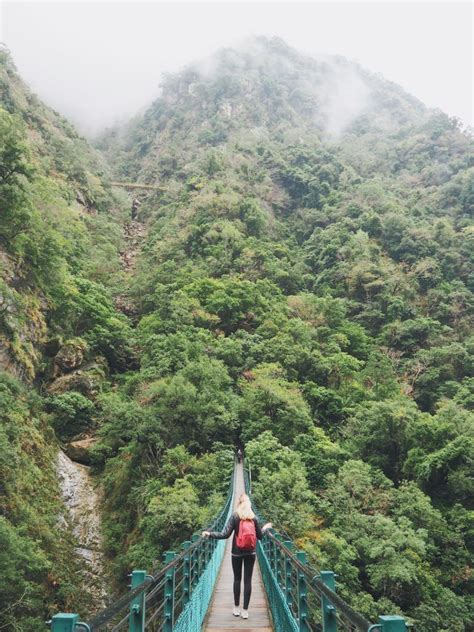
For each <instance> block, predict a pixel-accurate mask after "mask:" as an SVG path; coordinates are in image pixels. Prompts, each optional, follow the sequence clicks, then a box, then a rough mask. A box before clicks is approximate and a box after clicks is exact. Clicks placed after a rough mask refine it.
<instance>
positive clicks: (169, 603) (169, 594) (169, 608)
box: [163, 551, 176, 632]
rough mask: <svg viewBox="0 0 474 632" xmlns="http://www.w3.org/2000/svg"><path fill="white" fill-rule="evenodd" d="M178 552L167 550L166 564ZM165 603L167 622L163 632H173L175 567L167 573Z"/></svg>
mask: <svg viewBox="0 0 474 632" xmlns="http://www.w3.org/2000/svg"><path fill="white" fill-rule="evenodd" d="M175 557H176V554H175V553H174V551H166V553H165V564H169V563H170V562H172V561H173V560H174V558H175ZM164 597H165V605H164V609H163V614H164V615H165V622H164V624H163V632H173V627H174V567H173V568H170V569H169V570H168V571H166V575H165V594H164Z"/></svg>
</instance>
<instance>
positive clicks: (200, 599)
mask: <svg viewBox="0 0 474 632" xmlns="http://www.w3.org/2000/svg"><path fill="white" fill-rule="evenodd" d="M224 549H225V540H219V541H218V542H217V546H216V548H215V550H214V553H213V554H212V557H211V559H210V561H209V563H208V565H207V566H206V570H205V571H204V573H203V574H202V575H201V578H200V579H199V582H198V584H197V586H196V588H195V589H194V591H193V593H192V595H191V599H190V600H189V602H188V603H187V604H186V607H185V608H184V610H183V612H182V613H181V614H180V616H179V618H178V620H177V621H176V623H175V626H174V628H173V632H200V630H201V627H202V622H203V621H204V617H205V616H206V612H207V609H208V608H209V602H210V601H211V597H212V593H213V591H214V584H215V582H216V579H217V575H218V573H219V568H220V565H221V562H222V557H223V555H224Z"/></svg>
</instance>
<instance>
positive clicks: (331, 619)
mask: <svg viewBox="0 0 474 632" xmlns="http://www.w3.org/2000/svg"><path fill="white" fill-rule="evenodd" d="M244 479H245V489H246V491H247V494H249V496H251V492H252V490H251V472H250V466H249V467H248V469H244ZM253 508H254V511H255V513H256V514H257V517H258V519H259V520H260V521H262V523H263V522H265V521H264V520H263V518H262V517H261V516H259V515H258V511H256V508H255V504H254V503H253ZM257 557H258V561H259V565H260V570H261V573H262V579H263V583H264V585H265V590H266V593H267V597H268V602H269V606H270V610H271V614H272V619H273V624H274V629H275V632H341V631H343V630H344V631H347V632H369V631H372V630H381V631H382V632H406V630H407V629H408V627H409V626H408V624H407V623H406V621H405V620H404V619H403V617H400V616H381V617H379V620H378V623H375V624H372V623H371V622H370V621H368V620H367V619H366V618H365V617H364V616H362V615H361V614H360V613H358V612H356V611H355V610H354V609H353V608H352V607H351V606H350V605H349V604H348V603H347V602H346V601H344V599H342V598H341V597H340V596H339V595H338V594H337V593H336V575H335V574H334V573H333V572H332V571H328V570H322V571H319V572H318V571H316V570H315V569H314V568H312V567H311V566H310V565H309V564H308V561H307V558H306V553H305V552H304V551H298V550H297V549H296V547H295V545H294V544H293V542H292V541H291V540H290V538H288V537H284V536H283V535H281V534H279V533H275V532H274V530H273V529H272V530H271V531H270V532H267V535H266V537H265V538H264V539H263V540H262V541H259V542H258V544H257Z"/></svg>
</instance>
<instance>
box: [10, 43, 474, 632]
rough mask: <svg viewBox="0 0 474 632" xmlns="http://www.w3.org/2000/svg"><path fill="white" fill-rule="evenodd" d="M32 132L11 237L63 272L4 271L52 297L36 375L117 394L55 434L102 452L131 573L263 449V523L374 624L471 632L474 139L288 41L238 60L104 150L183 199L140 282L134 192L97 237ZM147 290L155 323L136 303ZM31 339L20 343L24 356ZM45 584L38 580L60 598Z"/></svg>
mask: <svg viewBox="0 0 474 632" xmlns="http://www.w3.org/2000/svg"><path fill="white" fill-rule="evenodd" d="M7 67H8V66H7ZM5 72H6V71H5ZM10 72H11V71H10ZM9 81H10V82H11V81H12V80H11V79H9ZM8 85H10V83H9V84H8ZM346 90H349V92H345V91H346ZM356 97H357V98H356ZM3 101H5V102H6V104H7V105H8V100H7V99H5V98H3ZM340 101H344V103H345V104H346V105H343V106H341V103H340ZM353 103H357V104H358V107H357V109H356V108H355V107H353V106H352V105H351V104H353ZM347 104H348V105H347ZM4 107H6V106H4ZM36 107H38V108H40V106H39V105H37V106H35V108H34V109H35V111H36ZM41 107H43V106H41ZM7 109H8V108H7ZM9 112H10V113H8V112H5V114H4V115H2V116H5V117H6V118H5V119H4V120H5V121H6V122H5V125H7V129H8V130H11V131H9V132H8V134H10V136H9V135H8V134H7V135H3V134H2V139H3V138H7V141H3V140H2V141H1V142H4V144H5V151H3V150H2V163H3V162H4V161H8V160H10V159H11V158H9V156H10V155H11V154H12V153H13V154H15V153H16V154H17V155H18V157H17V158H16V159H15V158H13V159H12V160H17V161H19V164H20V165H21V169H20V171H18V172H17V171H16V170H15V171H14V172H13V173H14V175H11V176H7V180H4V181H2V182H3V183H2V187H7V188H6V189H5V190H6V191H10V192H11V196H10V197H6V198H4V197H3V196H2V200H3V199H6V200H8V203H7V204H6V205H5V210H6V213H7V214H6V217H7V218H8V224H7V228H8V230H11V231H13V232H14V231H15V230H16V229H15V225H16V224H15V222H17V224H18V217H20V213H26V214H27V217H28V222H31V224H30V226H32V231H33V232H32V233H31V234H35V231H36V230H37V229H36V224H35V223H34V222H39V224H38V225H41V226H44V230H48V231H51V232H49V233H47V234H48V235H54V236H55V239H58V240H60V243H61V247H60V248H56V249H55V248H53V249H52V250H53V253H52V254H51V255H49V254H46V255H44V256H45V258H44V259H41V256H43V254H42V253H43V252H45V250H44V249H45V248H46V245H45V243H44V242H42V241H41V240H32V241H33V242H34V246H35V247H36V248H37V250H36V254H35V255H34V256H33V255H32V254H30V253H29V251H27V250H25V249H24V248H25V246H24V244H25V242H26V243H27V241H28V240H27V237H24V236H23V234H20V235H19V236H18V237H16V238H15V239H16V240H15V239H14V240H13V241H11V240H8V244H9V246H8V248H9V249H10V250H7V246H5V252H6V255H5V256H8V258H9V260H10V259H12V260H15V261H18V262H19V264H18V265H20V264H21V266H23V267H22V269H23V270H25V271H28V273H29V274H33V273H34V274H35V275H36V276H35V277H34V278H29V279H28V282H27V283H25V284H24V285H23V286H22V287H21V288H19V289H15V284H13V283H7V291H8V292H10V293H13V292H16V294H12V295H13V296H14V297H16V295H18V298H17V299H16V300H18V301H20V299H21V301H23V303H22V304H21V305H22V310H23V311H21V310H20V312H19V313H21V314H26V313H27V311H26V310H27V305H28V303H27V301H33V300H36V301H37V304H38V305H40V307H38V308H37V312H35V313H39V314H42V315H43V316H42V318H43V320H42V321H41V323H42V324H41V326H38V327H40V328H38V327H35V331H36V332H38V331H43V332H44V333H43V334H41V336H42V338H43V339H42V340H41V342H40V343H38V342H36V341H28V342H29V344H30V345H31V349H34V350H35V353H37V354H38V360H37V361H36V364H35V362H33V361H31V362H30V363H31V365H32V366H35V367H36V366H38V368H37V369H36V373H35V376H36V379H37V380H39V381H42V383H47V380H48V379H49V377H48V375H47V370H48V369H47V366H50V365H51V363H53V364H54V357H53V356H54V355H55V354H56V358H57V353H58V352H59V353H61V350H62V353H65V351H64V347H65V346H67V345H69V347H70V348H73V349H74V350H76V351H75V352H76V353H79V352H80V354H82V355H84V356H85V358H86V359H85V360H84V361H85V362H86V367H87V361H88V362H89V363H90V365H89V369H86V371H87V370H88V371H89V373H90V376H89V377H90V380H89V381H88V382H87V384H90V382H92V383H93V387H91V388H87V386H86V385H84V381H81V380H75V381H74V380H73V381H70V380H69V381H68V384H67V388H65V389H62V391H61V392H57V391H54V392H53V393H52V394H49V395H47V396H46V398H45V400H44V401H43V403H41V402H40V403H37V404H36V405H37V406H39V407H40V408H41V407H42V408H41V413H38V417H39V418H41V419H42V420H43V421H41V422H39V421H38V422H36V423H42V424H50V425H51V426H52V427H53V428H54V429H55V431H56V434H57V436H58V437H59V438H60V439H61V440H66V439H67V438H70V437H72V436H75V435H78V434H80V433H81V432H94V433H95V435H96V437H97V438H98V441H97V442H96V443H95V444H94V446H93V448H91V454H90V458H91V460H92V462H93V464H94V468H95V471H96V472H97V475H98V476H99V477H100V478H101V480H102V482H103V486H104V490H105V506H104V515H103V520H104V532H105V537H106V548H107V553H108V556H109V559H110V565H111V568H112V569H113V572H114V575H115V577H116V578H117V579H119V580H120V579H122V578H123V577H124V574H125V572H126V570H128V569H129V568H130V567H131V566H132V565H134V564H140V565H141V566H146V565H148V566H151V564H152V563H153V561H154V560H155V559H156V558H158V557H159V556H160V554H161V553H162V552H163V551H164V550H166V549H167V548H170V547H173V546H175V545H176V544H177V543H179V542H180V541H182V540H183V539H185V538H186V537H188V536H189V534H190V533H192V532H193V531H194V530H196V529H198V528H199V527H200V526H201V525H202V524H203V523H205V522H206V520H207V519H208V517H209V516H210V515H211V514H212V513H213V512H214V511H215V509H216V508H217V507H218V506H219V504H220V502H221V501H222V494H223V491H224V488H225V484H226V478H227V476H228V471H229V463H230V459H229V454H230V447H231V446H232V445H233V444H235V442H236V441H238V440H242V441H243V442H244V443H245V447H246V454H247V456H248V457H249V458H250V460H251V462H252V466H253V471H254V474H255V476H256V479H255V497H256V500H257V501H258V503H259V506H260V508H261V510H262V512H263V513H264V514H265V516H266V517H267V518H269V519H271V520H272V521H273V522H274V524H275V525H276V526H277V528H281V529H284V530H286V531H287V532H288V533H289V534H290V535H291V536H292V537H294V538H295V539H296V540H297V542H298V545H299V546H301V547H304V548H305V549H306V550H307V551H308V554H309V555H310V558H311V561H312V562H313V563H314V564H315V565H316V566H319V567H329V568H333V569H334V570H335V571H336V572H337V573H338V574H339V588H338V590H339V591H340V592H341V593H342V594H343V595H344V597H345V598H346V599H347V600H348V601H349V602H350V603H352V605H353V606H354V607H356V608H357V609H359V610H360V611H361V612H363V613H364V614H366V615H367V616H368V617H369V618H375V617H376V616H377V614H379V613H382V612H385V613H387V612H389V613H396V612H403V613H405V614H406V615H407V617H408V618H409V619H410V620H412V621H414V622H416V624H417V628H416V629H417V630H418V631H419V632H435V631H436V632H441V631H444V632H448V631H452V630H460V631H461V630H465V631H467V630H469V629H472V628H471V627H470V626H472V623H471V622H472V602H471V601H470V598H469V595H470V594H472V570H471V567H470V551H471V552H472V536H473V534H472V495H473V480H472V462H473V454H474V437H473V413H472V408H473V403H474V393H473V390H474V376H473V353H472V352H473V342H474V341H473V338H472V307H473V294H472V290H473V272H472V271H473V266H472V263H473V262H472V257H473V252H474V250H473V240H474V229H473V226H472V223H471V219H472V211H473V205H474V167H473V162H472V155H473V152H472V141H471V138H470V136H469V134H467V133H465V132H463V131H461V130H460V128H459V125H458V123H457V122H456V121H455V120H452V119H450V118H448V117H447V116H445V115H444V114H442V113H439V112H433V111H429V110H426V109H425V108H424V106H423V105H422V104H420V103H419V102H417V101H416V100H415V99H413V98H412V97H410V96H409V95H407V94H405V93H404V92H403V91H402V90H401V89H400V88H398V87H397V86H395V85H393V84H390V83H388V82H385V81H383V80H382V79H380V78H379V77H374V76H372V75H370V74H369V73H367V72H365V71H363V70H361V69H360V68H358V67H357V66H355V65H353V64H350V63H349V62H347V61H345V60H343V59H326V60H322V61H315V60H312V59H307V58H304V57H302V56H300V55H299V54H297V53H296V52H294V51H293V50H291V49H289V48H288V47H286V46H285V45H284V44H283V43H282V42H279V41H274V40H271V41H267V40H258V41H256V42H255V44H254V46H253V47H249V48H248V49H247V50H246V52H241V51H222V52H221V53H220V54H218V55H217V56H216V57H214V58H213V60H212V63H209V64H206V67H205V68H204V67H201V66H196V67H190V68H188V69H186V70H185V71H183V72H182V73H180V74H179V75H176V76H170V77H169V78H167V80H166V81H165V83H164V86H163V93H162V96H161V97H160V98H159V99H158V100H157V101H155V103H154V104H153V105H152V106H151V107H150V108H149V110H148V111H147V112H146V113H145V115H144V116H142V117H138V118H137V119H136V120H135V121H133V122H132V123H131V124H130V125H129V126H128V127H127V128H122V129H116V130H111V131H110V132H108V133H107V134H106V135H104V137H103V138H102V139H101V141H100V145H99V148H100V149H101V150H102V152H103V153H104V154H105V156H106V158H108V161H109V163H110V165H111V167H112V168H113V169H114V170H115V173H116V174H117V176H119V177H121V178H123V179H127V180H130V181H142V182H145V183H148V184H160V185H161V187H162V190H160V191H156V192H153V193H147V195H144V196H143V204H142V206H141V208H140V216H139V219H140V221H141V222H142V223H143V224H144V225H145V226H146V231H147V237H146V241H145V243H144V246H143V249H142V254H141V257H140V260H139V262H138V266H137V268H136V269H135V271H134V273H133V275H132V276H131V277H130V278H128V279H125V278H124V277H123V275H121V274H120V272H119V267H118V264H115V267H114V265H113V263H112V264H111V261H112V262H113V261H114V260H115V259H114V257H116V252H117V247H118V246H119V241H120V237H119V233H120V231H119V229H118V228H117V227H118V226H120V221H119V220H118V219H117V218H116V216H114V214H113V213H112V212H111V209H112V206H113V204H114V203H113V202H112V201H111V197H110V192H108V191H107V190H106V188H105V189H104V188H103V185H99V184H97V183H96V185H97V186H98V187H99V190H100V191H101V195H99V196H98V197H97V199H96V200H94V202H91V207H92V206H93V207H94V208H96V209H97V211H98V213H97V214H94V215H93V214H91V213H87V212H86V213H84V212H82V213H80V214H79V217H77V213H76V215H74V213H73V210H74V209H71V202H72V203H74V200H71V199H69V200H68V197H67V195H68V194H69V195H70V191H71V186H72V185H71V182H74V183H75V186H78V185H77V182H79V181H80V182H82V180H75V178H76V175H75V174H73V173H71V172H69V171H67V170H66V167H65V164H66V162H67V161H66V162H65V163H64V164H63V163H62V162H60V164H59V167H57V168H58V170H59V173H60V174H62V175H61V177H59V176H58V175H57V174H56V175H53V176H47V175H46V174H45V171H44V169H45V168H44V166H41V164H37V166H36V172H35V174H30V173H29V169H28V168H27V167H29V163H30V162H31V160H32V159H29V158H28V159H27V158H26V157H25V155H26V154H25V149H24V148H23V146H21V147H20V146H19V145H18V143H24V142H25V141H22V140H21V139H19V134H20V132H19V131H18V129H19V127H21V126H23V127H24V125H25V124H26V125H27V126H28V125H31V124H30V123H29V122H28V121H26V123H25V120H24V121H23V123H21V122H20V121H19V120H18V119H19V118H21V116H20V115H19V114H18V104H16V105H15V107H12V108H10V110H9ZM23 119H25V117H24V116H23ZM2 120H3V119H2ZM63 125H66V124H65V123H63ZM30 129H31V128H30ZM67 129H68V130H70V128H69V127H68V128H67ZM70 133H71V134H73V132H72V131H70ZM9 138H10V139H11V140H8V139H9ZM74 138H75V137H74ZM74 142H75V143H79V142H80V141H79V140H78V139H77V140H74ZM30 144H32V141H30ZM33 146H34V147H36V145H34V143H33ZM11 147H13V148H14V147H18V149H16V150H15V151H13V152H12V150H11ZM81 147H83V149H82V151H83V152H86V148H85V145H84V146H83V145H81ZM89 151H90V150H89V149H87V152H86V155H87V156H88V157H89V156H92V152H91V153H90V154H89ZM50 155H55V154H54V148H53V144H49V145H47V156H50ZM74 155H76V152H75V154H74ZM88 159H90V160H91V159H92V158H88ZM61 160H62V158H61ZM33 162H36V163H40V158H39V157H37V158H36V161H33ZM88 164H92V163H88ZM97 164H99V163H97ZM84 168H85V167H84ZM94 168H97V169H98V168H99V167H98V166H97V167H94ZM2 169H3V167H2ZM4 173H8V169H6V170H5V171H4ZM8 177H10V180H8ZM11 178H13V180H12V179H11ZM86 180H87V179H86ZM42 182H43V183H47V184H48V183H49V184H48V186H49V187H56V188H55V189H54V191H53V190H48V189H47V188H46V191H45V192H43V191H42V189H41V188H39V189H38V187H40V185H41V183H42ZM60 183H61V184H62V186H63V188H60ZM43 186H45V187H46V184H44V185H43ZM43 194H44V196H45V197H43ZM35 195H36V197H35ZM84 195H85V194H84ZM87 195H90V194H87ZM61 196H62V197H61ZM42 200H46V202H44V203H40V202H41V201H42ZM48 200H49V202H48ZM58 200H59V202H60V203H59V202H58ZM68 201H69V204H68ZM58 206H59V209H58V210H57V211H56V210H55V211H54V212H53V209H57V208H58ZM3 213H4V210H3V208H2V214H3ZM61 217H62V218H63V219H62V220H61ZM72 217H75V221H72V219H71V218H72ZM117 217H118V218H121V219H123V214H120V213H119V214H118V216H117ZM57 218H59V219H57ZM64 218H66V219H64ZM22 225H23V224H22ZM27 225H28V224H27ZM2 230H4V229H3V224H2ZM39 234H40V235H41V232H40V233H39ZM4 241H5V243H7V242H6V240H4ZM46 241H48V243H49V242H50V241H51V239H48V240H46ZM2 247H3V246H2ZM92 253H94V254H93V256H91V254H92ZM111 253H112V255H113V256H112V257H111V256H110V254H111ZM53 255H54V256H56V257H59V258H60V259H59V261H58V265H57V266H55V270H56V269H57V270H60V272H61V274H60V275H59V276H56V275H51V274H50V270H51V266H50V265H49V261H50V260H49V257H50V256H53ZM34 257H36V258H34ZM46 270H47V271H48V273H47V274H43V277H42V276H41V274H42V273H44V272H45V271H46ZM104 285H105V286H107V288H108V289H107V290H106V289H105V288H104ZM124 285H126V287H127V288H128V289H127V291H128V295H129V298H130V300H133V302H134V305H135V310H136V317H135V322H134V323H133V326H132V323H130V321H129V320H128V319H127V318H125V317H124V316H121V315H118V314H117V313H116V311H115V308H114V305H113V302H112V298H111V297H112V296H113V295H114V294H117V293H118V292H120V291H123V286H124ZM30 289H31V292H30ZM8 296H9V295H8ZM28 322H30V321H28ZM41 327H42V329H41ZM17 330H18V325H15V326H14V327H10V329H8V325H6V326H5V332H7V333H6V334H5V339H6V340H7V341H8V344H9V345H10V349H11V352H12V353H16V351H15V350H16V349H17V348H18V349H19V350H20V351H21V352H22V353H25V351H24V350H23V347H22V346H20V347H18V345H17V346H15V345H14V343H13V340H14V336H15V331H17ZM1 331H2V335H3V332H4V329H3V328H2V330H1ZM8 332H11V335H10V334H8ZM8 335H10V338H8ZM58 336H59V337H61V345H60V346H58V345H56V347H55V346H54V345H53V344H45V343H46V340H57V338H58ZM41 344H43V345H44V346H43V348H42V349H40V347H41ZM38 349H40V350H39V351H38ZM78 350H79V351H78ZM48 354H49V355H48ZM30 355H31V354H30ZM16 357H17V358H18V360H19V361H20V360H21V359H22V358H23V357H24V356H22V355H18V356H16ZM28 357H30V356H28ZM48 357H49V360H48ZM48 362H49V365H48ZM41 363H42V364H41ZM59 379H61V378H59ZM8 388H12V387H8ZM15 388H19V387H18V386H15ZM22 405H23V407H25V406H26V405H27V404H22ZM31 406H33V404H31ZM25 410H26V409H25ZM44 411H46V412H44ZM25 415H26V413H25ZM25 418H26V419H27V420H28V419H30V420H32V419H33V414H31V416H30V417H29V418H28V416H25ZM27 423H32V421H27ZM35 427H36V428H38V426H35ZM41 428H42V426H41ZM41 428H40V430H37V431H38V432H40V431H41V432H42V433H43V434H42V436H43V437H45V439H44V441H49V442H51V441H52V439H51V436H52V435H51V431H50V430H46V429H43V430H41ZM19 441H20V439H19ZM20 444H21V441H20ZM6 445H7V444H6V443H5V448H4V447H3V444H2V443H0V465H1V463H2V462H3V450H6ZM20 449H23V450H26V449H27V448H26V445H23V446H21V445H20ZM45 449H49V448H45ZM6 458H7V467H9V465H8V456H7V457H6ZM51 484H52V483H51ZM210 490H213V491H214V493H213V494H212V496H210ZM6 493H7V498H8V493H9V492H8V490H7V492H6ZM1 494H4V491H3V490H2V489H0V498H2V496H1ZM50 511H52V510H51V509H50ZM6 520H7V521H8V528H9V529H10V531H9V533H10V532H11V533H12V544H11V549H12V550H15V546H16V547H17V549H18V550H20V549H21V547H20V546H19V545H18V544H15V541H14V540H13V537H14V536H15V537H17V536H16V535H15V534H17V532H18V530H19V525H20V524H22V529H25V528H26V535H25V537H32V538H33V536H31V535H29V532H28V530H30V533H34V531H32V530H33V528H34V525H32V524H30V523H29V522H28V518H23V523H21V521H20V520H19V519H17V517H16V516H15V514H14V513H12V515H9V514H8V512H7V515H6ZM25 525H26V527H25ZM41 547H42V548H41ZM41 547H40V550H41V551H43V554H44V551H45V550H46V551H47V554H48V555H49V556H50V558H51V556H52V555H54V553H53V552H51V551H50V550H49V549H48V545H47V543H43V544H42V545H41ZM18 555H19V553H18ZM1 559H2V558H0V562H1ZM47 562H48V560H46V562H45V563H46V564H47ZM40 566H41V565H40V562H38V567H39V568H38V571H37V573H38V575H37V576H35V577H33V578H30V577H28V578H27V579H28V581H30V582H32V583H33V584H34V585H35V586H36V590H38V591H40V590H41V582H42V581H43V579H42V576H41V572H44V571H42V570H41V568H40ZM18 567H19V568H20V569H21V568H23V567H22V566H21V560H20V561H19V563H18ZM0 570H1V569H0ZM18 572H20V571H18ZM17 581H20V580H19V579H17ZM22 581H26V579H22ZM38 586H39V587H38ZM3 603H4V600H3V595H0V611H2V605H3ZM32 609H33V610H34V608H33V605H32ZM1 616H4V615H3V614H2V615H0V621H2V619H1ZM25 626H27V624H26V623H25ZM25 629H29V628H28V627H25Z"/></svg>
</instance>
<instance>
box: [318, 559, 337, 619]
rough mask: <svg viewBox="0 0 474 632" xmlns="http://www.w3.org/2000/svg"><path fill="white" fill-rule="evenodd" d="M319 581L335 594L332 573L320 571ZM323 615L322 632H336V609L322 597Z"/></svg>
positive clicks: (334, 581)
mask: <svg viewBox="0 0 474 632" xmlns="http://www.w3.org/2000/svg"><path fill="white" fill-rule="evenodd" d="M321 581H322V582H323V584H324V585H325V586H327V587H328V588H330V589H331V590H332V591H333V592H336V580H335V577H334V573H333V572H332V571H321ZM321 608H322V614H323V632H337V619H336V608H335V607H334V606H333V604H332V603H331V602H330V601H329V599H328V598H327V597H325V596H324V595H323V596H322V599H321Z"/></svg>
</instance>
